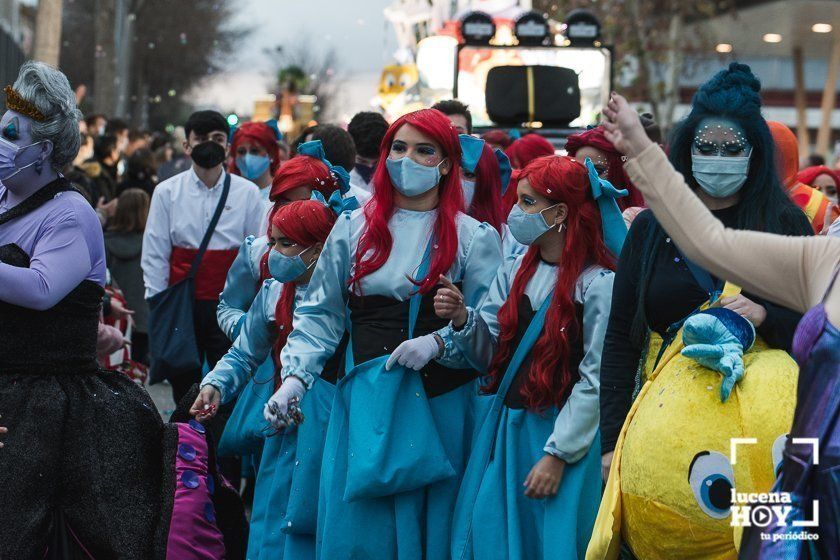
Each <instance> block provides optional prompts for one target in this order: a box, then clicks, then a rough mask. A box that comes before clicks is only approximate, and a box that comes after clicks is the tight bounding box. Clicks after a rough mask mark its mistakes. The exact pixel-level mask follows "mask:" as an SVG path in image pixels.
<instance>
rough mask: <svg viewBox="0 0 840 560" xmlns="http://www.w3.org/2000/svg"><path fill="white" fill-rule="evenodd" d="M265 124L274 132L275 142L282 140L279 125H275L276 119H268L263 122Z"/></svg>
mask: <svg viewBox="0 0 840 560" xmlns="http://www.w3.org/2000/svg"><path fill="white" fill-rule="evenodd" d="M265 124H266V125H268V127H269V128H270V129H271V130H273V131H274V136H275V137H276V138H277V140H282V139H283V135H282V134H281V133H280V125H279V124H278V123H277V119H268V120H267V121H265Z"/></svg>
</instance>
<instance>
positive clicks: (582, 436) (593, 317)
mask: <svg viewBox="0 0 840 560" xmlns="http://www.w3.org/2000/svg"><path fill="white" fill-rule="evenodd" d="M612 284H613V273H612V272H609V271H606V270H602V271H600V272H599V273H598V275H597V276H596V277H595V278H594V279H593V280H592V281H591V282H590V283H589V286H588V287H585V288H584V292H583V351H584V355H583V360H581V362H580V367H579V372H580V380H579V381H578V382H577V383H575V386H574V387H573V388H572V392H571V394H570V395H569V398H568V400H567V401H566V403H565V404H564V405H563V408H561V409H560V412H559V414H558V415H557V420H555V422H554V431H553V432H552V434H551V437H549V438H548V441H547V442H546V444H545V448H544V451H545V452H546V453H549V454H551V455H554V456H555V457H558V458H559V459H562V460H564V461H566V462H567V463H574V462H576V461H578V460H580V459H581V458H583V456H584V455H586V453H587V452H588V451H589V446H590V445H592V441H593V440H594V439H595V434H596V432H597V431H598V418H599V409H600V403H599V400H598V399H599V398H598V391H599V387H600V370H601V352H602V350H603V346H604V334H605V333H606V330H607V322H608V319H609V316H610V302H611V299H612Z"/></svg>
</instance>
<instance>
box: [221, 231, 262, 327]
mask: <svg viewBox="0 0 840 560" xmlns="http://www.w3.org/2000/svg"><path fill="white" fill-rule="evenodd" d="M254 243H255V241H254V236H253V235H249V236H248V237H247V238H246V239H245V241H244V242H243V243H242V245H241V246H240V247H239V253H238V254H237V255H236V258H235V259H234V261H233V264H232V265H231V266H230V269H229V270H228V273H227V279H226V280H225V288H224V290H222V294H221V295H220V296H219V307H218V308H217V310H216V320H217V321H218V322H219V328H221V329H222V332H224V333H225V335H227V337H228V338H229V339H230V340H236V337H237V336H238V335H239V331H240V330H241V329H242V324H243V322H244V321H245V314H246V313H247V312H248V309H249V308H250V307H251V302H253V301H254V297H255V296H256V295H257V292H258V291H259V276H258V275H257V276H255V275H254V270H253V268H252V266H251V251H252V250H253V249H254V247H253V246H254Z"/></svg>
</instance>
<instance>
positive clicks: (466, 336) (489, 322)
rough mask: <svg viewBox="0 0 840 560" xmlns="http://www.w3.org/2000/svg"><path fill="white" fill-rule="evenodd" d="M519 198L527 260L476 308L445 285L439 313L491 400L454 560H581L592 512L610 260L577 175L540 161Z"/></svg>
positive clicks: (467, 478)
mask: <svg viewBox="0 0 840 560" xmlns="http://www.w3.org/2000/svg"><path fill="white" fill-rule="evenodd" d="M596 179H597V177H596ZM599 186H600V184H599ZM514 188H516V189H517V197H518V198H517V204H516V205H515V206H514V207H513V209H512V210H511V213H510V216H509V218H508V225H509V226H510V230H511V233H512V235H513V236H514V237H515V238H516V239H517V241H519V242H520V243H522V244H524V245H528V246H529V249H528V251H527V253H525V254H524V255H521V256H511V257H508V258H507V260H506V262H505V263H504V265H503V266H502V267H500V269H499V271H498V274H497V275H496V279H495V281H494V282H493V284H492V285H491V288H490V292H489V294H488V296H487V298H486V299H485V300H484V301H483V302H482V303H481V305H480V306H478V307H474V306H473V307H471V306H468V305H465V303H464V298H463V295H462V294H461V292H460V290H458V289H457V288H456V287H454V286H451V285H448V286H447V287H446V288H444V289H441V290H440V291H439V292H438V295H437V299H436V301H435V309H436V311H437V313H438V315H440V316H442V317H445V318H449V319H451V320H452V322H451V327H452V329H453V332H452V337H451V339H452V343H453V345H454V346H455V348H456V350H457V351H458V352H460V353H462V354H463V355H464V356H465V357H467V359H468V361H469V362H470V363H471V364H472V365H473V366H474V367H475V368H476V369H477V370H479V371H482V372H486V373H487V376H486V378H485V384H484V386H483V390H484V391H485V392H486V393H489V394H493V395H495V396H494V398H493V401H492V405H491V406H490V411H489V412H488V414H487V416H486V418H485V420H484V422H483V424H482V426H481V428H480V431H479V434H478V436H477V439H476V443H475V446H474V448H473V451H472V455H471V457H470V461H469V465H468V467H467V470H466V473H465V475H464V480H463V484H462V487H461V490H460V493H459V496H458V502H457V506H456V510H455V519H454V524H453V536H452V547H451V550H452V558H453V559H457V560H463V559H473V558H475V559H480V560H492V559H499V560H502V559H523V560H524V559H528V560H538V559H548V558H551V559H557V558H562V559H567V558H568V559H575V558H583V555H584V553H585V550H586V545H587V543H588V542H589V536H590V534H591V530H592V526H593V523H594V521H595V517H596V514H597V509H598V503H599V501H600V491H601V480H600V467H599V465H600V463H599V461H600V453H599V449H598V439H597V438H596V432H597V430H598V418H599V401H598V389H599V381H598V376H599V369H600V363H601V348H602V344H603V337H604V331H605V329H606V324H607V319H608V318H609V311H610V300H611V296H612V279H613V273H612V268H613V266H614V265H613V262H614V259H613V256H612V255H611V254H610V252H609V250H608V248H607V245H606V244H605V241H604V234H603V233H602V219H601V211H600V210H599V205H598V203H597V202H596V200H595V198H594V196H593V191H592V188H591V186H590V180H589V178H588V176H587V169H586V167H584V165H583V164H581V163H580V162H577V161H575V160H573V159H571V158H568V157H558V156H546V157H543V158H539V159H537V160H535V161H533V162H531V163H530V164H528V166H526V167H525V168H524V170H523V171H522V174H521V176H520V179H519V182H518V185H516V186H515V187H514ZM600 192H601V191H600V189H599V190H598V193H599V194H600ZM608 202H610V203H612V205H613V210H614V212H615V213H616V214H617V215H618V216H619V217H620V213H619V211H618V207H617V205H615V203H614V201H608ZM618 233H619V234H622V233H623V232H621V231H619V232H618Z"/></svg>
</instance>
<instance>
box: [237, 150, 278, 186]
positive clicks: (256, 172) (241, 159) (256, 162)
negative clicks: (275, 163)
mask: <svg viewBox="0 0 840 560" xmlns="http://www.w3.org/2000/svg"><path fill="white" fill-rule="evenodd" d="M269 166H271V160H270V159H269V158H268V156H255V155H253V154H245V155H244V156H238V157H237V158H236V167H238V168H239V172H240V173H242V176H243V177H245V178H246V179H248V180H249V181H256V180H257V178H259V177H260V176H262V174H263V173H265V172H266V170H267V169H268V168H269Z"/></svg>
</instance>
